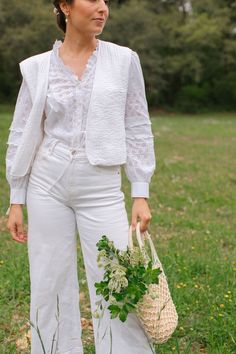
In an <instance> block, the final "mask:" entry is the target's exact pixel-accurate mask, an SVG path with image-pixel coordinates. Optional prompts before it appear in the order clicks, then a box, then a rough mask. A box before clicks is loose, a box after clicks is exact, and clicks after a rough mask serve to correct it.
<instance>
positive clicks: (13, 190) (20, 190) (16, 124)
mask: <svg viewBox="0 0 236 354" xmlns="http://www.w3.org/2000/svg"><path fill="white" fill-rule="evenodd" d="M31 108H32V100H31V97H30V93H29V89H28V86H27V84H26V81H25V80H24V78H23V79H22V82H21V86H20V89H19V92H18V96H17V100H16V104H15V110H14V114H13V119H12V123H11V126H10V128H9V131H10V133H9V136H8V140H7V142H6V144H7V145H8V147H7V150H6V179H7V182H8V184H9V186H10V205H11V204H26V190H27V185H28V179H29V173H28V174H26V175H25V176H23V177H13V176H11V175H10V172H11V166H12V161H13V158H14V156H15V153H16V150H17V148H18V146H19V144H20V141H21V138H22V133H23V131H24V127H25V125H26V121H27V118H28V117H29V114H30V111H31ZM9 208H10V206H9ZM9 208H8V210H7V212H6V215H8V214H9Z"/></svg>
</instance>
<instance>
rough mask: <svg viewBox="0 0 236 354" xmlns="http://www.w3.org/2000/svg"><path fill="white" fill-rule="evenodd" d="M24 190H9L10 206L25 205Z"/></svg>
mask: <svg viewBox="0 0 236 354" xmlns="http://www.w3.org/2000/svg"><path fill="white" fill-rule="evenodd" d="M26 190H27V189H25V188H21V189H13V188H12V189H11V192H10V204H24V205H25V204H26Z"/></svg>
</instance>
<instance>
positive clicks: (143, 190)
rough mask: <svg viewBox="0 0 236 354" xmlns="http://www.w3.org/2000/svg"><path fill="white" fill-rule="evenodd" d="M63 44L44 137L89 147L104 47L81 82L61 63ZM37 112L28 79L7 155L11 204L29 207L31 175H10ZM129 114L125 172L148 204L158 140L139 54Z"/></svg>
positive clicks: (134, 192) (53, 67) (55, 62)
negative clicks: (98, 67) (93, 95)
mask: <svg viewBox="0 0 236 354" xmlns="http://www.w3.org/2000/svg"><path fill="white" fill-rule="evenodd" d="M61 44H62V42H61V41H58V40H56V41H55V43H54V45H53V53H52V54H53V55H52V56H51V62H50V70H49V86H48V92H47V99H46V104H45V110H44V133H45V134H46V135H48V136H52V137H56V138H58V139H61V140H62V141H63V142H65V143H67V144H68V145H70V146H71V147H78V146H80V147H84V144H85V135H86V131H85V126H86V116H87V113H88V105H89V100H90V95H91V90H92V87H93V80H94V74H95V67H96V60H97V53H98V50H99V44H100V42H99V40H98V42H97V47H96V48H95V50H94V51H93V53H92V54H91V56H90V58H89V59H88V61H87V65H86V68H85V70H84V72H83V74H82V77H81V78H78V77H77V76H76V74H75V73H74V72H73V70H72V69H70V68H69V67H68V66H66V65H65V64H64V62H63V60H62V59H61V58H60V56H59V52H58V49H59V47H60V45H61ZM31 107H32V101H31V98H30V94H29V91H28V87H27V85H26V82H25V81H24V79H23V80H22V84H21V87H20V90H19V94H18V98H17V104H16V109H15V113H14V117H13V122H12V124H11V127H10V134H9V138H8V141H7V144H8V145H9V146H8V149H7V154H6V177H7V180H8V183H9V184H10V188H11V193H10V204H13V203H14V204H25V197H26V190H27V185H28V178H29V174H27V175H25V176H23V177H13V176H10V169H11V163H12V160H13V157H14V155H15V152H16V149H17V147H18V145H19V143H20V140H21V137H22V133H23V131H24V127H25V124H26V121H27V117H28V116H29V112H30V110H31ZM125 112H126V113H125V128H126V147H127V162H126V164H124V170H125V173H126V175H127V177H128V179H129V181H130V182H131V196H132V197H146V198H148V197H149V184H150V181H151V177H152V175H153V173H154V170H155V167H156V165H155V153H154V136H153V134H152V130H151V121H150V118H149V113H148V107H147V101H146V95H145V85H144V79H143V74H142V69H141V65H140V60H139V56H138V54H137V53H136V52H134V51H132V57H131V65H130V72H129V85H128V94H127V101H126V107H125Z"/></svg>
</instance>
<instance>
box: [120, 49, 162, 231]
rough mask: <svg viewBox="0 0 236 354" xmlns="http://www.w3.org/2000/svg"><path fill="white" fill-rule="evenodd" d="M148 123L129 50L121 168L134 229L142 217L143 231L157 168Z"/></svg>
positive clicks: (138, 70) (139, 70)
mask: <svg viewBox="0 0 236 354" xmlns="http://www.w3.org/2000/svg"><path fill="white" fill-rule="evenodd" d="M151 125H152V123H151V120H150V117H149V112H148V104H147V100H146V92H145V82H144V77H143V72H142V68H141V64H140V59H139V56H138V54H137V53H136V52H134V51H132V58H131V65H130V75H129V85H128V93H127V103H126V114H125V129H126V147H127V161H126V164H125V165H124V170H125V173H126V176H127V177H128V179H129V181H130V182H131V197H132V198H133V199H134V203H133V206H132V220H131V225H132V230H133V231H134V230H135V228H136V225H137V221H138V218H140V220H141V221H140V231H141V232H144V231H146V230H147V228H148V223H149V222H150V220H151V217H152V216H151V212H150V209H149V206H148V203H147V198H149V184H150V181H151V177H152V175H153V174H154V171H155V168H156V158H155V151H154V135H153V134H152V129H151Z"/></svg>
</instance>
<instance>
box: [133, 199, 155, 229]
mask: <svg viewBox="0 0 236 354" xmlns="http://www.w3.org/2000/svg"><path fill="white" fill-rule="evenodd" d="M138 218H140V232H142V233H143V232H144V231H146V230H147V228H148V224H149V222H150V220H151V218H152V215H151V212H150V209H149V206H148V203H147V200H146V198H143V197H140V198H139V197H137V198H134V202H133V207H132V220H131V225H132V231H135V229H136V225H137V222H138V221H139V220H138Z"/></svg>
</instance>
